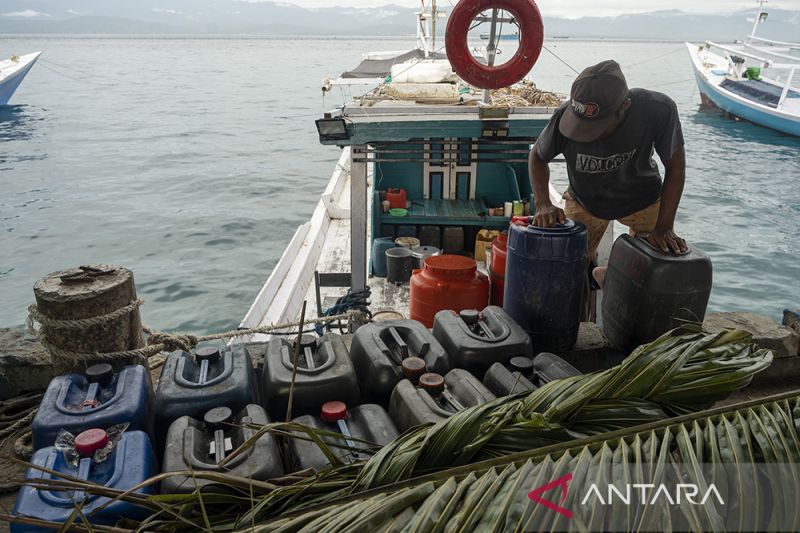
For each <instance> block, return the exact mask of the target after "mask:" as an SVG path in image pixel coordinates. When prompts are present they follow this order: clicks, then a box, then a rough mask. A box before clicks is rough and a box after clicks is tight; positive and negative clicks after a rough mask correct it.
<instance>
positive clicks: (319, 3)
mask: <svg viewBox="0 0 800 533" xmlns="http://www.w3.org/2000/svg"><path fill="white" fill-rule="evenodd" d="M249 1H258V0H249ZM279 1H281V2H282V3H290V4H297V5H300V6H304V7H331V6H358V7H366V6H370V7H374V6H382V5H386V4H396V5H402V6H408V7H414V6H419V5H420V0H393V1H392V0H279ZM438 2H439V5H441V6H444V7H448V8H449V7H450V6H451V5H453V4H455V3H456V0H438ZM537 3H538V5H539V9H540V10H541V11H542V14H543V15H545V16H547V15H550V16H560V17H569V18H580V17H586V16H592V15H595V16H602V15H619V14H621V13H638V12H645V11H656V10H660V9H680V10H683V11H691V12H701V13H723V12H730V11H738V10H740V9H753V8H755V6H756V2H755V1H740V0H702V1H698V0H646V1H642V0H603V1H602V2H598V1H597V0H540V1H539V2H537ZM769 7H774V8H783V9H798V10H800V0H780V1H777V0H776V1H772V2H770V3H768V4H767V8H769Z"/></svg>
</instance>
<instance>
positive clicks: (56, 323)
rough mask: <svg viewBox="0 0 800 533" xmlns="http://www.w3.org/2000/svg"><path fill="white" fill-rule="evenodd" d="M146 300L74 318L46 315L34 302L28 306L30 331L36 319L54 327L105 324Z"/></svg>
mask: <svg viewBox="0 0 800 533" xmlns="http://www.w3.org/2000/svg"><path fill="white" fill-rule="evenodd" d="M143 303H144V300H142V299H141V298H137V299H136V300H134V301H132V302H131V303H129V304H128V305H126V306H125V307H120V308H119V309H115V310H114V311H111V312H110V313H106V314H104V315H97V316H92V317H89V318H73V319H65V320H59V319H56V318H50V317H49V316H47V315H45V314H44V313H42V312H41V311H40V310H39V307H38V306H37V305H36V304H32V305H29V306H28V320H27V325H28V331H31V332H32V333H35V332H34V331H33V322H34V321H36V322H38V323H39V324H41V325H43V326H49V327H53V328H66V329H87V328H90V327H92V326H103V325H105V324H106V323H107V322H110V321H112V320H116V319H118V318H121V317H123V316H125V315H127V314H130V313H131V312H133V311H135V310H136V309H138V308H139V307H140V306H141V305H142V304H143Z"/></svg>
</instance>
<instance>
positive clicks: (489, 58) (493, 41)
mask: <svg viewBox="0 0 800 533" xmlns="http://www.w3.org/2000/svg"><path fill="white" fill-rule="evenodd" d="M499 13H500V10H499V9H496V8H495V9H492V29H491V30H489V44H488V45H487V46H486V64H487V65H489V66H490V67H493V66H494V60H495V56H496V55H497V16H498V14H499ZM491 99H492V91H491V90H489V89H484V90H483V102H484V103H485V104H488V103H489V102H490V101H491Z"/></svg>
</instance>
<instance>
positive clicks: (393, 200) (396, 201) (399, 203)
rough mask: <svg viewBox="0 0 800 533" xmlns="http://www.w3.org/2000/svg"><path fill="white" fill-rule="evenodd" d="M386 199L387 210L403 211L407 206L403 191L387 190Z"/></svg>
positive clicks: (404, 191)
mask: <svg viewBox="0 0 800 533" xmlns="http://www.w3.org/2000/svg"><path fill="white" fill-rule="evenodd" d="M386 199H387V200H389V209H405V208H406V207H407V206H408V205H407V202H406V190H405V189H389V190H388V191H386Z"/></svg>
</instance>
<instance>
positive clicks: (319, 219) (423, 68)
mask: <svg viewBox="0 0 800 533" xmlns="http://www.w3.org/2000/svg"><path fill="white" fill-rule="evenodd" d="M431 11H432V10H427V11H426V10H425V9H423V11H422V12H421V13H418V16H419V24H418V37H419V38H420V42H419V44H418V47H417V48H416V49H415V50H412V51H411V52H391V53H386V54H375V53H371V54H367V55H366V56H364V58H363V61H362V63H361V65H359V67H358V68H356V69H354V70H352V71H349V72H348V73H345V75H344V76H342V77H339V78H338V79H332V80H331V79H328V80H325V82H324V86H323V91H325V90H330V88H331V87H335V86H340V85H359V84H365V83H366V84H373V85H377V87H375V88H374V89H372V90H370V91H368V92H367V93H365V94H364V95H363V96H361V97H358V98H356V99H355V100H353V101H351V102H347V103H345V105H343V106H342V107H340V108H338V109H335V110H333V111H332V112H330V113H326V114H325V117H324V118H322V119H320V120H318V121H317V128H318V130H319V133H320V142H321V143H322V144H326V145H338V146H340V147H341V148H342V152H341V156H340V157H339V160H338V162H337V163H336V164H335V165H334V170H333V174H332V175H331V178H330V181H329V182H328V185H327V187H326V189H325V191H324V192H323V193H322V196H321V198H320V200H319V202H318V203H317V206H316V208H315V210H314V212H313V214H312V216H311V219H310V220H309V221H308V222H306V223H305V224H303V225H302V226H300V227H299V228H298V229H297V231H296V233H295V234H294V237H293V238H292V239H291V241H290V242H289V245H288V246H287V248H286V250H285V251H284V253H283V255H282V257H281V258H280V260H279V261H278V263H277V265H276V266H275V267H274V269H273V270H272V273H271V274H270V275H269V279H268V280H267V282H266V283H265V284H264V286H263V287H262V289H261V291H260V293H259V294H258V296H257V298H256V299H255V301H254V302H253V304H252V306H251V308H250V310H249V311H248V312H247V315H246V316H245V317H244V319H243V321H242V322H241V324H240V326H241V327H242V328H254V327H261V326H266V325H270V324H279V323H287V322H291V321H295V320H297V319H298V318H299V316H300V312H301V307H302V305H303V302H304V301H305V302H307V305H308V311H307V313H306V316H307V317H312V316H322V315H323V313H324V311H325V310H327V309H330V308H331V306H332V305H333V304H334V303H335V302H336V300H337V298H339V297H341V296H343V295H344V294H345V293H346V292H347V291H351V292H356V291H362V290H363V289H365V288H369V289H370V290H371V296H370V302H371V304H370V310H371V311H372V312H373V313H389V314H390V315H391V316H394V317H396V318H408V317H409V286H408V284H404V285H395V284H393V283H388V282H387V281H386V278H380V277H374V276H371V275H370V257H369V255H370V249H371V246H370V243H371V242H372V239H373V236H376V237H377V236H380V235H383V234H385V233H386V232H387V231H388V232H389V234H390V235H391V234H392V232H393V231H394V230H395V229H397V227H398V225H400V224H404V225H414V226H416V227H421V226H423V225H426V224H429V225H435V226H439V227H463V228H473V229H475V231H477V229H478V228H494V229H506V228H507V227H508V224H509V219H508V218H506V217H503V216H490V214H489V211H488V208H490V207H496V206H501V207H502V206H503V203H504V202H505V201H511V200H512V199H516V200H518V199H520V198H526V197H529V195H530V184H529V182H528V176H527V158H528V153H529V151H530V147H531V145H532V143H533V142H534V140H535V138H536V137H537V136H538V134H539V133H540V132H541V130H542V129H543V128H544V127H545V125H546V124H547V123H548V121H549V120H550V117H551V115H552V114H553V112H554V111H555V109H556V107H557V106H558V105H559V104H560V102H561V101H563V99H564V98H565V96H564V95H555V94H553V93H547V92H545V91H541V92H538V93H537V89H536V88H535V86H534V85H533V84H532V82H529V81H527V82H523V83H522V84H521V85H520V86H519V87H518V88H517V89H513V88H512V89H506V90H500V91H493V92H491V91H487V92H484V91H483V90H475V89H473V88H470V87H469V86H468V85H467V84H466V83H465V82H464V81H463V80H460V79H457V78H456V79H451V77H452V76H453V73H452V68H451V67H450V65H449V63H448V61H447V60H446V59H443V58H442V57H440V56H437V55H434V53H435V52H436V51H437V49H436V47H435V46H433V45H432V39H430V38H429V36H430V35H432V32H431V31H430V29H429V28H430V26H429V24H430V23H431V22H432V21H434V20H436V19H437V18H438V16H437V14H436V13H435V8H434V10H433V11H434V12H431ZM443 65H445V66H446V68H444V69H441V68H440V67H441V66H443ZM437 73H438V74H437ZM388 74H391V75H388ZM437 75H440V76H439V77H438V78H437ZM532 94H539V95H544V96H547V98H545V100H549V102H548V103H546V104H542V103H541V102H542V101H543V100H541V99H537V98H531V95H532ZM526 98H528V100H526ZM486 104H490V105H486ZM489 110H490V111H492V112H491V113H489V112H487V111H489ZM402 165H408V167H406V168H405V171H404V172H401V171H399V170H400V168H401V166H402ZM389 173H391V174H392V176H389ZM397 186H405V188H406V189H407V190H409V191H414V193H413V194H411V193H410V197H412V198H413V200H414V201H413V202H410V205H409V210H408V214H407V216H406V217H404V218H402V219H391V218H390V216H388V215H386V214H383V213H382V211H381V203H380V199H379V198H380V197H379V190H385V189H386V188H387V187H397ZM550 197H551V200H552V201H553V203H554V204H555V205H560V204H562V200H561V193H559V192H558V191H556V190H555V188H553V187H552V185H551V190H550ZM465 233H469V231H467V232H465ZM474 238H475V237H474V234H472V236H471V239H472V242H470V236H466V238H465V240H464V241H465V248H470V247H471V245H474ZM609 239H610V236H609ZM607 247H608V249H610V241H608V242H607ZM479 268H481V269H482V270H484V272H485V271H486V266H485V265H484V264H481V263H479ZM267 338H268V336H266V335H255V336H254V337H251V338H249V339H239V341H241V340H251V341H254V342H257V341H264V340H267Z"/></svg>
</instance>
